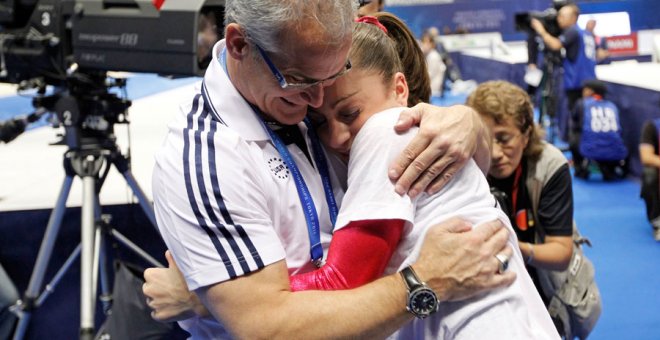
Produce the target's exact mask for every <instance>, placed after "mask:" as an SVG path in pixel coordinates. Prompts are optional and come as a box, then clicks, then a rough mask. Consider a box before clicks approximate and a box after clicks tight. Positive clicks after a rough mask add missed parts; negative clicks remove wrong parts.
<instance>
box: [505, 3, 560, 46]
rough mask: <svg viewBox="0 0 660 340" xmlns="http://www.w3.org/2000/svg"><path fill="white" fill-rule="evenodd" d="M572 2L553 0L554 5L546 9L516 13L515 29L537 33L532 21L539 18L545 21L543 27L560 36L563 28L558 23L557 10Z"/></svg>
mask: <svg viewBox="0 0 660 340" xmlns="http://www.w3.org/2000/svg"><path fill="white" fill-rule="evenodd" d="M569 3H571V1H568V0H553V1H552V7H550V8H547V9H546V10H544V11H540V12H539V11H531V12H520V13H516V14H515V25H516V26H515V29H516V31H522V32H527V33H529V34H536V32H535V31H534V29H532V26H531V22H532V18H534V19H538V20H539V21H540V22H541V23H543V27H545V30H546V31H548V33H550V34H551V35H552V36H555V37H558V36H559V35H560V34H561V29H560V28H559V24H558V23H557V12H558V11H559V9H561V8H562V7H564V6H565V5H567V4H569Z"/></svg>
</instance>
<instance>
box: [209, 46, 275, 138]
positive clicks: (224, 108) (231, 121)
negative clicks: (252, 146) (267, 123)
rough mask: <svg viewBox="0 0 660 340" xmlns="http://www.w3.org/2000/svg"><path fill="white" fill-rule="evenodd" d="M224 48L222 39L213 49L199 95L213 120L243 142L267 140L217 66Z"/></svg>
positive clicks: (245, 103)
mask: <svg viewBox="0 0 660 340" xmlns="http://www.w3.org/2000/svg"><path fill="white" fill-rule="evenodd" d="M224 48H225V40H224V39H222V40H220V41H218V42H217V43H216V44H215V46H214V47H213V56H214V57H213V60H212V61H211V63H210V64H209V67H208V68H207V70H206V73H205V74H204V83H203V86H202V93H203V94H204V93H205V95H206V96H207V97H206V98H205V100H206V101H207V102H208V105H209V108H210V109H211V111H212V112H213V115H214V116H215V118H216V119H218V120H220V121H222V122H224V123H225V124H226V125H227V126H228V127H229V128H231V129H232V130H233V131H235V132H237V133H238V134H239V135H240V136H241V137H243V138H244V139H245V140H249V141H266V140H270V137H269V136H268V133H267V132H266V131H265V130H264V128H263V126H262V123H261V119H260V118H259V117H257V115H256V113H255V112H254V110H253V109H252V107H251V106H250V104H249V103H248V102H247V101H246V100H245V98H243V96H242V95H241V94H240V93H239V92H238V90H237V89H236V87H235V86H234V84H232V82H231V80H230V79H229V76H228V75H227V73H226V72H225V69H224V67H223V66H222V64H221V60H220V56H221V53H222V50H223V49H224Z"/></svg>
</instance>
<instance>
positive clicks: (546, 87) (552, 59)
mask: <svg viewBox="0 0 660 340" xmlns="http://www.w3.org/2000/svg"><path fill="white" fill-rule="evenodd" d="M544 56H545V57H544V59H543V77H542V78H541V105H540V107H539V124H541V126H543V128H544V129H545V130H546V132H547V133H548V135H547V138H546V139H547V140H548V142H550V143H552V142H554V140H555V138H556V133H557V121H556V119H557V118H556V117H557V115H556V113H557V94H556V91H557V89H556V85H555V76H556V75H555V70H556V68H555V67H556V66H557V65H559V63H560V61H561V60H560V58H561V56H555V53H552V52H550V53H545V54H544Z"/></svg>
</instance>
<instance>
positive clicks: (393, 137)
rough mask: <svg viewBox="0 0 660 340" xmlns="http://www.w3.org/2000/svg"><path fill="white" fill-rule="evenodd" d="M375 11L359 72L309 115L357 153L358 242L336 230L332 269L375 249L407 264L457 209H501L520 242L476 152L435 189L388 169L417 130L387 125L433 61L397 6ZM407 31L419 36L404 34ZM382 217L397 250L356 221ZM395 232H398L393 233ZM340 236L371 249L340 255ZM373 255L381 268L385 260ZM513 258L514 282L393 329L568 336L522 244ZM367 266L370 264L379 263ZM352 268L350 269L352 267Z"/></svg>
mask: <svg viewBox="0 0 660 340" xmlns="http://www.w3.org/2000/svg"><path fill="white" fill-rule="evenodd" d="M376 17H377V20H378V22H373V21H367V23H362V24H358V27H357V28H356V31H355V32H354V34H353V41H354V42H353V48H352V49H351V51H350V53H349V58H350V59H351V62H352V63H353V70H352V71H351V73H350V74H348V75H346V76H345V77H343V78H342V79H339V80H337V82H335V84H334V85H333V86H332V87H330V88H328V90H327V92H326V97H325V99H324V103H323V105H322V106H321V107H319V108H317V109H313V110H312V111H311V112H310V119H311V120H312V122H313V125H314V126H316V127H317V129H318V130H319V136H320V137H321V140H322V141H323V142H324V145H326V146H327V147H328V148H329V149H330V150H332V151H333V152H335V153H337V154H339V155H340V156H341V157H343V158H344V159H345V160H346V161H348V183H347V184H348V186H347V191H346V193H345V195H344V197H343V201H342V207H341V210H340V212H339V216H338V217H337V223H336V229H335V230H339V231H341V230H343V228H352V229H354V231H353V235H352V236H349V237H350V238H352V239H354V240H358V241H357V242H358V243H356V241H353V242H351V241H350V240H347V239H345V238H346V236H343V237H342V236H339V231H337V232H336V233H337V235H336V236H335V237H334V238H333V240H332V242H331V245H330V251H329V255H328V257H329V258H331V259H332V260H333V262H332V263H331V265H332V266H333V269H332V271H331V273H332V274H333V275H335V276H341V277H342V281H344V282H346V281H348V282H350V280H351V279H352V277H347V275H343V274H344V273H343V272H342V271H338V270H336V269H335V268H345V267H348V265H347V264H342V262H343V261H346V262H349V263H352V264H353V265H354V266H359V263H361V262H365V261H364V260H361V259H362V258H365V257H369V256H370V255H371V256H373V257H375V258H384V260H383V261H384V262H386V265H385V269H384V274H391V273H396V272H399V271H404V270H406V268H410V267H409V266H410V265H411V264H413V263H414V261H415V260H417V258H418V256H419V250H420V248H421V246H422V243H423V236H424V234H425V233H426V232H427V230H428V227H429V226H431V225H433V224H436V223H440V222H442V221H445V220H448V219H450V218H454V217H460V218H463V219H466V220H468V221H469V222H470V223H471V224H473V225H475V228H477V229H478V228H479V224H480V223H483V222H486V221H489V220H492V219H494V218H497V219H500V220H501V221H503V222H505V223H506V224H507V229H508V230H509V240H508V242H509V244H510V245H511V246H516V245H517V244H518V240H517V238H516V234H515V232H514V231H513V229H512V228H511V225H510V223H509V220H508V217H507V215H506V214H505V213H504V212H503V211H502V210H501V209H499V207H498V204H497V202H496V199H495V198H494V197H493V196H492V195H491V194H490V188H489V185H488V182H487V180H486V177H485V175H484V173H483V172H482V171H481V170H480V169H479V167H478V166H477V164H476V163H475V162H474V161H470V162H468V164H467V165H466V166H465V167H464V168H463V169H462V170H461V171H459V172H458V173H457V174H456V176H455V177H454V179H453V180H452V181H451V182H450V183H449V184H448V185H447V186H445V187H444V188H443V189H442V190H441V191H440V192H438V193H436V194H433V195H429V194H422V195H420V196H417V197H415V198H411V197H409V196H407V195H399V194H398V193H396V192H395V191H394V190H393V189H392V187H391V184H390V183H389V180H388V179H387V177H386V176H385V174H386V172H387V167H388V164H389V162H390V161H391V160H392V159H393V158H394V157H396V156H397V155H398V153H399V152H400V151H401V150H402V148H403V146H405V145H406V144H407V143H408V142H409V141H410V139H411V138H412V137H413V136H414V132H412V131H410V132H407V133H404V134H397V133H395V132H394V131H392V129H390V128H388V127H389V126H391V124H392V122H394V121H396V119H397V116H398V115H399V113H400V112H401V110H402V109H403V108H404V107H406V106H408V105H413V104H415V103H416V101H419V100H423V99H424V98H428V92H426V93H424V92H422V93H418V92H412V91H411V92H409V88H408V79H410V83H416V82H417V81H418V80H419V79H422V80H421V82H422V83H424V80H423V78H424V76H425V75H424V73H423V71H424V70H419V69H417V68H415V67H414V66H413V67H410V65H411V64H412V65H414V64H415V60H417V61H419V60H422V59H423V54H422V51H421V50H420V49H419V48H418V47H417V45H416V44H415V43H414V41H412V33H410V31H409V30H408V29H407V27H406V26H405V24H404V23H403V22H402V21H400V20H399V19H397V18H396V17H395V16H393V15H390V14H386V13H379V14H377V15H376ZM403 36H408V37H410V38H408V39H403V38H401V37H403ZM415 55H416V58H415ZM404 60H405V61H406V62H403V61H404ZM413 85H416V84H413ZM411 99H412V101H411ZM379 226H380V228H387V229H389V230H388V231H387V232H382V233H383V234H385V233H387V234H388V237H387V238H384V239H386V240H387V239H400V240H399V242H398V245H397V246H396V249H394V250H393V251H390V252H381V251H380V250H379V249H380V248H379V247H377V246H369V245H368V244H367V243H366V242H364V241H359V240H360V236H359V232H358V231H355V228H361V229H362V230H363V232H364V233H365V234H368V235H370V236H372V237H373V235H378V231H377V228H378V227H379ZM393 233H394V234H395V236H391V235H389V234H393ZM336 242H341V243H346V244H353V245H354V246H359V247H361V248H362V249H364V250H363V251H362V252H361V253H357V254H354V255H353V258H347V259H342V258H341V257H345V255H344V256H342V254H339V255H337V256H338V257H340V258H336V257H337V256H334V254H333V250H334V248H333V247H334V246H335V243H336ZM371 244H375V245H378V244H379V242H374V241H371ZM340 249H341V248H340ZM355 252H357V251H355ZM387 259H389V261H387ZM356 263H358V264H356ZM327 265H328V264H326V266H327ZM371 265H372V267H376V268H380V266H381V265H382V262H381V263H372V264H371ZM509 265H510V267H509V268H510V269H509V270H512V271H515V272H516V273H517V274H518V279H517V280H516V282H515V283H514V284H513V285H511V286H508V287H506V288H503V289H500V290H495V291H491V292H487V293H485V294H481V295H479V296H475V297H473V298H471V299H467V300H462V301H456V302H446V303H442V304H440V308H439V310H438V312H437V313H435V314H433V313H430V314H429V315H428V316H429V317H428V318H426V319H423V320H422V319H417V320H414V321H413V322H411V323H409V324H408V325H406V326H404V327H403V328H402V329H401V330H399V331H398V332H397V333H396V334H395V335H394V336H393V338H398V339H482V338H490V339H557V338H559V335H558V333H557V331H556V329H555V327H554V325H553V323H552V320H551V319H550V316H549V314H548V312H547V310H546V308H545V305H544V304H543V301H542V300H541V297H540V296H539V294H538V292H537V291H536V288H535V287H534V283H533V282H532V280H531V278H530V277H529V275H528V274H527V271H526V269H525V263H524V261H523V258H522V255H521V253H520V251H515V252H514V254H513V256H512V258H511V260H510V262H509ZM359 268H360V270H361V271H362V272H364V271H367V272H368V271H369V270H370V268H363V267H359ZM324 269H325V267H324V268H321V269H320V270H319V271H323V270H324ZM346 272H348V273H349V274H350V273H351V271H350V268H349V269H347V270H346ZM304 275H307V276H313V275H315V276H317V277H316V278H315V280H317V281H319V280H322V279H323V278H324V277H326V276H328V274H325V275H319V274H314V273H308V274H304ZM352 275H354V274H352ZM349 287H350V285H349Z"/></svg>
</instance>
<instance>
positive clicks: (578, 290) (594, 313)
mask: <svg viewBox="0 0 660 340" xmlns="http://www.w3.org/2000/svg"><path fill="white" fill-rule="evenodd" d="M583 244H587V245H590V242H589V240H588V239H586V238H584V237H582V236H581V235H580V232H579V231H578V229H577V226H576V225H575V224H573V255H572V256H571V261H570V262H569V265H568V268H567V269H566V270H565V271H561V272H558V271H552V270H544V269H539V268H536V271H537V273H538V277H539V281H540V283H541V288H542V290H543V292H544V293H545V294H546V296H548V297H551V298H550V304H549V305H548V312H549V313H550V316H551V317H552V318H553V319H555V320H560V321H561V324H562V326H563V331H564V334H565V338H566V339H574V338H575V337H577V338H579V339H586V338H587V336H588V335H589V333H591V331H592V330H593V328H594V326H595V325H596V322H597V321H598V319H599V318H600V314H601V312H602V300H601V296H600V291H599V290H598V286H597V285H596V281H595V280H594V275H595V269H594V265H593V263H592V262H591V261H590V260H589V259H588V258H587V257H586V256H585V255H584V252H583V251H582V245H583Z"/></svg>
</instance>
